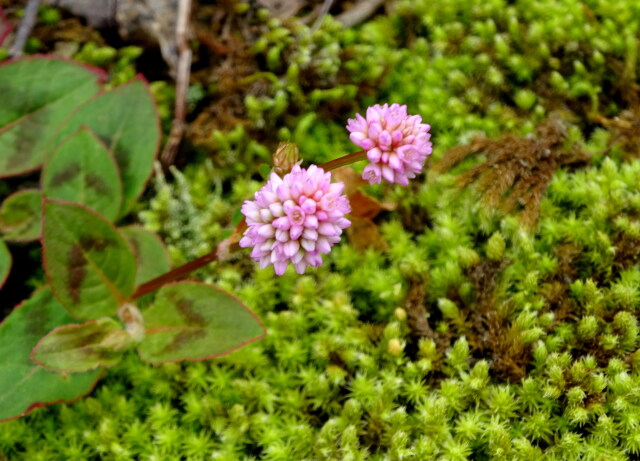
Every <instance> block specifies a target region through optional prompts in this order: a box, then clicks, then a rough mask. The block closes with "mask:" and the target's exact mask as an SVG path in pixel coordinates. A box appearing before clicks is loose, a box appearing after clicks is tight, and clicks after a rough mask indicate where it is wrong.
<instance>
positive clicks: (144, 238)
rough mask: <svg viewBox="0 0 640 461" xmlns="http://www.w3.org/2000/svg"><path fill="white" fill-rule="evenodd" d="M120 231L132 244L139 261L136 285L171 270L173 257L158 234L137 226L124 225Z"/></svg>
mask: <svg viewBox="0 0 640 461" xmlns="http://www.w3.org/2000/svg"><path fill="white" fill-rule="evenodd" d="M120 232H122V235H124V238H126V239H127V241H128V242H129V243H130V244H131V247H132V248H133V254H134V256H135V258H136V262H137V263H138V271H137V272H136V286H140V285H142V284H143V283H145V282H148V281H149V280H152V279H154V278H156V277H158V276H160V275H162V274H164V273H166V272H169V269H171V257H170V256H169V253H168V252H167V249H166V248H165V246H164V244H163V243H162V241H161V240H160V239H159V238H158V236H157V235H156V234H154V233H153V232H151V231H148V230H146V229H143V228H142V227H137V226H128V227H122V228H120Z"/></svg>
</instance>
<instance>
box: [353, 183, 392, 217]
mask: <svg viewBox="0 0 640 461" xmlns="http://www.w3.org/2000/svg"><path fill="white" fill-rule="evenodd" d="M349 203H351V216H355V217H358V218H366V219H373V218H375V217H376V216H378V213H380V212H381V211H382V210H387V211H390V210H394V209H395V208H396V205H395V204H394V203H391V202H384V203H383V202H380V201H379V200H378V199H376V198H375V197H372V196H370V195H368V194H365V193H364V192H362V191H361V190H359V189H358V190H356V191H355V192H353V193H352V194H350V195H349Z"/></svg>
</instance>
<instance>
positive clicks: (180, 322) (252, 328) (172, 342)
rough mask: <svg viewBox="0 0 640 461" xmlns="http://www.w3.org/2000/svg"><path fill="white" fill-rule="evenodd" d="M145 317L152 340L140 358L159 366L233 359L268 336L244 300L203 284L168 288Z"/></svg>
mask: <svg viewBox="0 0 640 461" xmlns="http://www.w3.org/2000/svg"><path fill="white" fill-rule="evenodd" d="M143 315H144V322H145V323H144V325H145V329H146V336H145V338H144V340H143V341H142V343H141V344H140V346H139V349H138V352H139V354H140V357H141V358H142V359H143V360H145V361H147V362H151V363H153V364H159V363H163V362H176V361H181V360H205V359H210V358H213V357H218V356H221V355H225V354H229V353H231V352H232V351H234V350H236V349H238V348H240V347H242V346H244V345H246V344H248V343H251V342H253V341H256V340H258V339H260V338H262V336H264V333H265V330H264V327H263V326H262V324H261V323H260V321H259V320H258V319H257V317H256V316H255V315H254V314H253V313H252V312H251V311H249V309H248V308H247V307H246V306H245V305H244V304H242V302H241V301H240V300H238V299H237V298H236V297H234V296H232V295H230V294H228V293H226V292H224V291H222V290H221V289H219V288H217V287H214V286H211V285H206V284H203V283H197V282H181V283H176V284H173V285H167V286H165V287H163V288H162V289H161V290H160V291H159V292H158V295H157V296H156V300H155V302H154V303H153V305H152V306H151V307H150V308H149V309H148V310H146V311H145V312H143Z"/></svg>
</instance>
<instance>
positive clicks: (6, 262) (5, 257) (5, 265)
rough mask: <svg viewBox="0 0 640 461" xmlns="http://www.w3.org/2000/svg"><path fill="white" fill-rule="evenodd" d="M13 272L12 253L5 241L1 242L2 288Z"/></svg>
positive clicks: (0, 280) (0, 270) (0, 278)
mask: <svg viewBox="0 0 640 461" xmlns="http://www.w3.org/2000/svg"><path fill="white" fill-rule="evenodd" d="M10 271H11V253H10V252H9V248H7V244H6V243H4V240H0V288H2V285H4V282H6V281H7V277H9V272H10Z"/></svg>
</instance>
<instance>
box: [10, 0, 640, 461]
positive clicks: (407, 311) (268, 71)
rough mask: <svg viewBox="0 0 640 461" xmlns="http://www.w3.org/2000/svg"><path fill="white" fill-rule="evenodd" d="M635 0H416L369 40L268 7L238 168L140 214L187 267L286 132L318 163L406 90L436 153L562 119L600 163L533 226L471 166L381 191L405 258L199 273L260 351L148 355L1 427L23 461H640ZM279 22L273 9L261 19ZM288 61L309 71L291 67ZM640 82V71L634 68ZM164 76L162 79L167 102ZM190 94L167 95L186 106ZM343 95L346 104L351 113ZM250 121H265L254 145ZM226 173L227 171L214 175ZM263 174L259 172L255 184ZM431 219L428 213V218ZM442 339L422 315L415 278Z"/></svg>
mask: <svg viewBox="0 0 640 461" xmlns="http://www.w3.org/2000/svg"><path fill="white" fill-rule="evenodd" d="M639 8H640V7H639V6H638V3H637V2H633V1H621V2H613V3H612V2H608V1H605V0H591V1H589V2H586V3H585V2H579V1H577V0H563V1H560V2H558V1H540V0H537V1H533V0H531V1H528V0H523V1H520V2H516V3H513V2H506V1H503V0H490V1H487V0H482V1H480V0H467V1H462V0H460V1H456V2H431V1H408V0H407V1H404V0H401V1H398V2H396V3H395V5H394V8H393V12H392V14H390V15H388V16H386V17H378V18H375V19H373V20H371V21H370V22H368V23H366V24H363V25H362V26H360V27H358V28H356V29H350V30H345V29H343V28H341V26H339V25H338V24H337V23H336V22H334V21H331V20H329V21H326V22H325V24H324V25H323V27H322V28H321V29H320V30H319V31H317V32H311V31H310V30H309V29H308V28H306V27H305V26H302V25H300V24H298V23H295V22H291V23H287V24H283V23H281V22H278V21H275V20H272V19H268V18H265V19H264V24H265V33H264V35H263V36H262V37H261V39H260V40H258V42H256V43H255V45H254V49H253V52H254V53H255V55H256V57H257V58H258V60H259V62H261V63H263V65H264V69H260V72H262V73H260V74H256V76H255V77H254V78H264V79H265V80H266V81H268V82H269V91H267V93H266V94H264V95H262V96H260V97H253V99H252V98H249V97H247V99H246V100H245V103H246V109H247V114H248V116H249V118H250V119H251V120H252V126H251V128H250V129H245V128H236V129H235V130H232V131H230V132H226V133H223V132H216V133H213V134H212V136H211V141H210V142H211V147H212V148H213V149H215V150H216V152H219V153H220V156H221V158H220V159H217V160H215V161H214V162H194V164H192V165H190V166H188V167H186V168H185V170H184V171H182V172H180V171H177V170H172V172H171V175H170V176H169V179H165V178H164V177H163V176H162V175H160V174H158V175H157V176H156V179H155V182H154V187H155V189H154V192H153V197H152V198H151V200H150V203H149V205H148V207H146V209H144V210H141V211H140V213H139V216H140V218H141V220H142V221H143V222H144V224H145V225H146V226H147V227H148V228H150V229H153V230H156V231H158V232H160V233H161V235H162V236H163V238H164V240H165V242H166V243H167V244H168V245H169V246H170V248H171V251H172V255H173V257H174V260H175V262H176V263H181V262H184V261H186V260H188V259H191V258H194V257H197V256H200V255H202V254H204V253H205V252H207V251H210V250H211V249H212V248H213V247H214V245H215V244H216V243H217V242H218V241H220V240H221V239H222V238H223V237H224V236H225V235H226V233H227V232H228V230H229V229H231V227H232V225H231V223H232V221H233V217H234V213H236V210H237V209H238V208H239V206H240V205H241V203H242V201H243V200H244V199H246V198H248V197H251V196H252V194H253V192H255V190H257V188H258V187H260V183H259V182H258V181H257V180H254V179H256V178H257V175H254V173H255V172H256V171H257V167H258V164H259V163H261V162H266V161H268V157H269V155H268V154H269V152H268V150H267V148H266V147H265V145H271V144H272V143H275V142H277V141H278V140H281V139H292V140H294V141H296V142H297V143H298V144H299V145H300V147H301V152H302V155H303V157H304V158H305V160H307V161H314V162H320V161H324V160H328V159H330V158H334V157H335V156H337V155H338V154H340V153H345V152H348V151H349V150H352V149H353V146H350V145H349V142H348V137H347V134H346V132H345V130H344V128H343V127H344V124H345V123H346V118H348V117H350V116H352V115H353V113H354V112H355V111H362V110H363V109H364V107H365V106H366V104H369V103H373V102H386V101H391V102H399V103H406V104H408V105H409V108H410V111H411V112H417V113H420V114H422V115H423V118H424V119H425V120H426V121H428V122H429V123H431V124H432V125H433V130H432V131H433V133H434V142H435V147H436V153H435V154H434V157H435V158H440V157H441V156H442V155H443V154H444V152H445V151H446V150H447V149H448V148H450V147H453V146H456V145H459V144H461V143H465V142H468V141H470V140H472V139H473V138H474V137H475V136H477V135H478V134H483V135H485V136H488V137H496V138H497V137H499V135H501V134H505V133H511V132H516V133H519V134H522V135H526V134H527V133H530V132H532V131H533V129H534V127H535V126H536V125H537V124H538V123H539V122H540V121H541V120H543V119H545V118H546V117H547V116H548V114H550V113H552V112H554V113H559V114H560V116H561V117H562V118H563V119H565V121H566V123H567V126H568V136H567V139H568V141H567V142H570V143H572V144H576V145H577V146H579V147H580V148H581V149H582V150H584V151H585V152H589V153H590V154H592V160H591V164H589V165H587V166H586V167H584V168H582V169H578V170H559V171H557V172H556V173H555V174H554V176H553V179H552V181H551V183H550V186H549V188H548V190H547V191H546V194H545V197H544V199H543V201H542V204H541V212H540V220H539V222H538V225H537V227H536V228H535V229H533V230H525V229H524V228H523V227H522V226H521V224H520V221H519V220H518V218H517V217H516V216H512V215H509V214H506V213H505V212H503V211H500V210H495V209H489V208H487V207H486V206H485V205H483V203H482V202H481V201H479V200H478V197H477V195H476V194H475V192H474V190H473V187H468V188H464V189H462V188H460V187H459V186H458V185H457V180H456V177H455V173H457V172H459V171H461V170H464V169H466V168H469V166H470V165H472V164H473V163H474V162H477V161H480V160H469V161H467V162H465V163H463V164H462V165H460V166H459V167H457V168H456V170H454V173H451V174H442V175H438V174H436V173H435V172H430V173H429V174H428V175H427V176H426V178H424V181H422V182H421V183H416V185H415V186H414V187H413V188H412V189H406V188H385V187H378V188H375V189H374V191H375V193H376V194H377V195H378V196H379V197H380V198H384V199H389V200H394V201H395V202H397V204H398V208H397V209H396V210H395V211H393V212H389V213H387V214H386V215H384V216H382V217H380V218H377V221H376V222H377V224H379V230H380V232H381V235H382V237H383V239H384V240H385V241H386V242H387V244H388V248H387V250H385V251H382V252H380V251H374V250H366V251H363V252H358V251H356V250H355V249H354V248H353V247H352V246H350V245H349V243H348V242H344V243H342V244H340V245H339V246H337V247H335V248H334V250H333V251H332V253H331V254H330V255H329V256H328V257H327V258H326V264H325V265H324V266H322V267H320V268H318V269H317V270H314V271H311V272H310V273H308V274H306V275H304V276H297V275H296V274H294V273H293V271H287V273H285V275H284V276H282V277H276V276H275V275H273V274H272V272H271V271H270V270H265V271H260V270H257V269H256V268H255V266H254V264H253V263H252V262H251V260H250V258H249V257H248V255H247V254H246V253H241V254H240V255H239V256H237V257H236V258H235V259H232V260H231V261H229V262H228V263H225V264H224V265H219V264H218V265H211V266H209V267H208V268H207V269H206V270H201V271H199V272H198V273H197V274H195V276H196V277H199V278H201V279H204V280H207V281H209V282H213V283H217V284H218V285H220V286H221V287H223V288H224V289H227V290H229V291H231V292H233V293H234V294H236V295H238V296H239V297H241V298H242V299H243V300H244V301H246V302H247V304H248V305H249V306H250V307H251V308H252V309H253V310H254V311H255V312H256V313H257V314H258V315H259V316H260V318H261V319H262V320H263V321H264V323H265V325H266V327H267V329H268V335H267V336H266V338H265V339H263V340H262V341H260V342H258V343H256V344H252V345H250V346H247V347H245V348H244V349H242V350H239V351H237V352H235V353H233V354H232V355H230V356H228V357H225V358H222V359H218V360H215V361H209V362H201V363H187V364H181V365H176V364H172V365H165V366H162V367H158V368H151V367H147V366H144V365H141V364H140V363H139V361H137V360H136V359H134V358H131V360H126V361H125V362H124V363H122V364H120V365H118V366H117V367H116V368H115V369H113V370H110V371H109V372H108V373H107V375H106V378H105V379H104V380H103V381H102V382H101V383H100V384H99V385H98V388H97V389H96V390H95V391H94V393H93V394H92V395H91V396H89V397H87V398H85V399H83V400H80V401H79V402H77V403H74V404H72V405H69V406H59V405H57V406H52V407H48V408H44V409H40V410H38V411H36V412H34V413H33V414H31V415H29V416H28V417H26V418H23V419H20V420H16V421H11V422H8V423H3V425H2V430H1V431H0V453H1V454H4V455H5V456H6V457H7V458H9V459H29V460H32V459H34V460H37V459H47V460H51V459H65V460H66V459H82V460H85V459H137V458H140V459H180V458H182V459H204V458H207V459H218V460H233V461H236V460H254V459H255V460H257V459H265V460H292V459H296V460H297V459H300V460H302V459H314V460H335V459H344V460H364V459H372V460H383V459H442V460H456V459H461V460H462V459H480V460H482V459H522V460H531V459H550V460H556V459H557V460H574V459H575V460H578V459H583V460H589V459H592V460H600V459H611V460H614V459H629V458H632V457H634V456H637V455H638V454H639V453H640V432H639V431H638V421H640V400H639V399H638V395H640V377H639V375H638V373H639V372H640V353H639V352H638V350H639V347H640V338H639V337H638V320H637V315H638V306H640V289H639V288H638V287H640V267H639V266H638V263H639V262H640V256H639V254H640V224H639V222H638V216H640V190H639V189H638V184H640V160H638V159H634V158H633V156H632V152H626V151H625V150H624V147H623V144H618V142H619V137H618V136H619V133H617V132H615V130H614V129H613V128H611V127H607V126H596V125H595V122H594V121H593V120H594V119H593V117H592V116H593V115H595V114H597V113H598V114H600V115H603V116H605V117H613V116H617V115H623V111H625V110H628V109H630V108H631V105H630V104H631V101H632V99H630V97H629V91H630V90H629V89H630V88H631V85H630V82H633V81H634V79H637V72H638V56H637V47H638V43H637V31H638V30H639V28H640V22H639V18H640V9H639ZM262 14H263V13H261V15H262ZM634 34H635V35H634ZM287 63H289V64H291V66H287V65H286V64H287ZM625 79H626V80H625ZM165 90H166V88H165V89H162V88H159V89H158V94H164V93H165ZM170 99H171V97H170V95H169V96H167V101H169V100H170ZM336 108H338V109H339V110H337V109H336ZM253 130H257V131H260V132H262V133H268V135H265V137H262V138H260V143H258V141H256V140H254V139H253V137H252V135H251V134H250V133H253V132H254V131H253ZM217 164H219V165H222V166H223V168H217V167H216V166H214V165H217ZM252 175H253V176H252ZM416 216H417V218H416ZM416 278H418V279H420V280H422V281H423V282H424V283H423V286H422V288H423V290H424V296H423V297H421V298H420V299H419V303H420V304H423V305H424V307H425V308H426V311H427V313H428V315H429V324H430V326H431V328H432V329H433V331H432V332H431V333H429V335H428V336H426V337H425V336H420V335H419V334H417V333H416V331H415V326H414V324H413V321H414V320H413V317H412V315H413V312H412V304H411V302H410V296H411V293H412V290H411V288H412V280H415V279H416Z"/></svg>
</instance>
